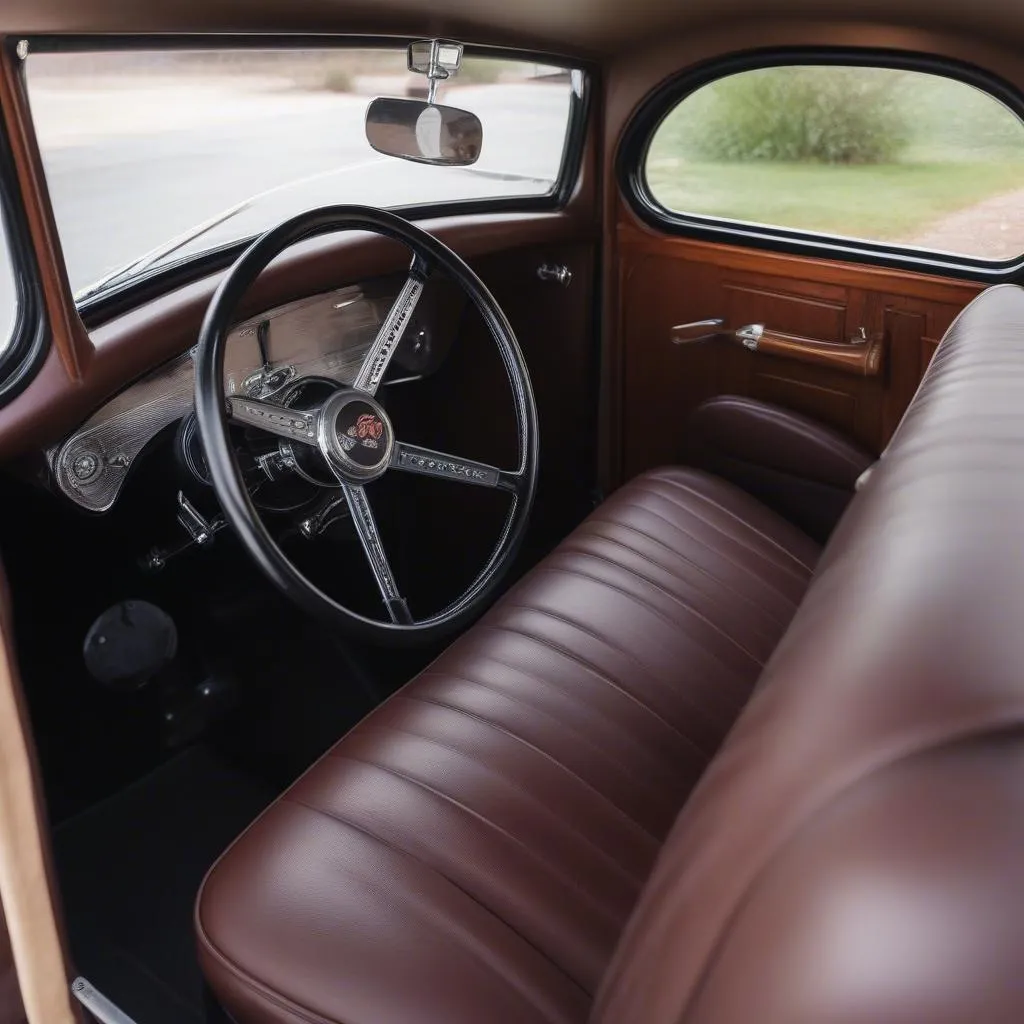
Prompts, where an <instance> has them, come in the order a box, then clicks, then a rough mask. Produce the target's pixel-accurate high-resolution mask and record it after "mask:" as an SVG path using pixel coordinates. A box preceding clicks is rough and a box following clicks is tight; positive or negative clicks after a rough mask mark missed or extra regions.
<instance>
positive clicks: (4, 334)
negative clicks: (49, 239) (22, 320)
mask: <svg viewBox="0 0 1024 1024" xmlns="http://www.w3.org/2000/svg"><path fill="white" fill-rule="evenodd" d="M17 316H18V293H17V289H16V288H15V284H14V269H13V267H12V266H11V249H10V245H9V244H8V241H7V229H6V226H5V225H4V222H3V214H2V213H0V360H2V359H3V357H4V355H5V353H6V352H7V351H8V349H9V348H10V346H11V342H12V341H13V340H14V324H15V321H16V320H17Z"/></svg>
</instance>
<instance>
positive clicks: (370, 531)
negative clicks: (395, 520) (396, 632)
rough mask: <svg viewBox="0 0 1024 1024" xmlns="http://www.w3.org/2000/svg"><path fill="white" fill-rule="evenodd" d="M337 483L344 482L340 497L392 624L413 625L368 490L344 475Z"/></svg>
mask: <svg viewBox="0 0 1024 1024" xmlns="http://www.w3.org/2000/svg"><path fill="white" fill-rule="evenodd" d="M338 480H339V481H341V493H342V494H344V495H345V500H346V501H347V502H348V508H349V511H350V512H351V513H352V523H353V525H354V526H355V529H356V535H357V536H358V537H359V543H360V544H362V546H363V553H364V554H365V555H366V560H367V561H368V562H369V563H370V570H371V571H372V572H373V578H374V579H375V580H376V581H377V586H378V587H379V588H380V594H381V597H382V598H383V599H384V606H385V608H387V612H388V615H389V616H390V618H391V621H392V622H394V623H395V624H396V625H399V626H410V625H412V623H413V618H412V615H411V614H410V612H409V606H408V605H407V604H406V602H405V598H404V597H402V595H401V593H400V592H399V590H398V585H397V584H396V583H395V574H394V573H393V572H392V571H391V565H390V563H389V562H388V556H387V553H386V552H385V550H384V544H383V542H382V541H381V539H380V531H379V530H378V529H377V520H376V519H375V518H374V515H373V509H371V508H370V502H369V500H368V499H367V497H366V491H365V489H364V488H362V487H359V486H356V485H354V484H349V483H346V482H345V479H344V477H343V476H342V475H341V474H338Z"/></svg>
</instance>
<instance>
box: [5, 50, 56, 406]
mask: <svg viewBox="0 0 1024 1024" xmlns="http://www.w3.org/2000/svg"><path fill="white" fill-rule="evenodd" d="M8 46H9V47H10V53H9V57H10V59H12V60H13V61H16V62H17V64H18V65H20V63H21V61H20V59H19V58H18V56H17V52H16V49H15V47H16V44H15V43H14V42H13V41H9V42H8ZM18 73H19V75H20V74H21V73H22V72H21V68H20V67H19V71H18ZM0 122H3V119H2V118H0ZM0 211H2V219H3V231H2V232H0V234H2V235H3V236H4V237H2V238H0V244H5V245H6V246H7V250H8V253H9V255H10V263H11V275H12V277H13V278H14V301H15V315H14V323H13V324H12V327H11V335H10V337H9V338H6V339H4V341H5V342H6V346H5V348H4V350H3V353H2V355H0V406H3V405H6V404H7V403H8V402H10V401H11V399H13V398H14V397H15V396H16V395H18V394H20V393H21V392H22V391H23V390H24V389H25V388H26V387H27V386H28V384H29V382H30V381H31V380H32V378H33V377H35V375H36V374H37V373H38V372H39V368H40V366H42V364H43V360H44V359H45V358H46V356H47V354H48V353H49V351H50V326H49V321H48V320H47V316H46V301H45V299H44V297H43V285H42V280H41V278H40V275H39V262H38V260H37V259H36V251H35V247H34V245H33V244H32V235H31V232H30V231H29V227H28V221H27V220H26V219H25V207H24V204H23V202H22V196H21V186H20V185H19V183H18V173H17V169H16V167H15V165H14V154H13V153H12V151H11V141H10V137H9V136H8V134H7V126H6V123H5V122H4V123H0Z"/></svg>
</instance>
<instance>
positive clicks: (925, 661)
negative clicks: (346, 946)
mask: <svg viewBox="0 0 1024 1024" xmlns="http://www.w3.org/2000/svg"><path fill="white" fill-rule="evenodd" d="M592 1021H593V1022H594V1024H640V1022H643V1024H734V1022H735V1024H739V1022H743V1024H755V1022H756V1024H812V1022H813V1024H869V1022H870V1024H882V1022H884V1024H910V1022H913V1024H918V1022H920V1024H924V1022H928V1024H953V1022H957V1024H960V1022H966V1021H971V1022H985V1024H1002V1022H1007V1024H1008V1022H1010V1021H1014V1022H1021V1021H1024V290H1021V289H1019V288H1017V287H1013V286H1001V287H998V288H994V289H991V290H989V291H987V292H985V293H984V294H983V295H981V296H980V297H979V298H978V299H977V300H976V301H975V302H974V303H972V305H971V306H969V307H968V308H967V309H966V310H965V311H964V312H963V314H961V316H960V318H959V319H958V320H957V322H956V323H955V324H954V325H953V326H952V327H951V328H950V330H949V332H948V333H947V335H946V337H945V339H944V340H943V342H942V344H941V345H940V347H939V349H938V351H937V353H936V355H935V358H934V360H933V362H932V365H931V367H930V368H929V370H928V373H927V374H926V376H925V380H924V381H923V383H922V386H921V388H920V390H919V391H918V394H917V396H916V397H915V399H914V401H913V403H912V404H911V407H910V409H909V410H908V412H907V415H906V417H905V418H904V421H903V423H902V424H901V426H900V429H899V431H898V432H897V435H896V437H895V438H894V439H893V442H892V443H891V445H890V447H889V449H888V450H887V451H886V454H885V456H884V457H883V458H882V460H881V461H880V462H879V464H878V465H877V467H876V469H875V470H874V472H873V473H872V475H871V477H870V480H869V481H868V483H867V484H866V485H865V487H864V488H863V489H862V490H861V492H860V493H859V494H858V495H857V497H856V498H855V499H854V501H853V503H852V505H851V506H850V509H849V510H848V512H847V514H846V516H845V517H844V519H843V521H842V522H841V523H840V525H839V528H838V529H837V531H836V533H835V535H834V536H833V538H832V540H831V541H830V543H829V545H828V547H827V548H826V550H825V553H824V555H823V557H822V561H821V563H820V565H819V568H818V571H817V574H816V578H815V581H814V583H813V584H812V585H811V588H810V590H809V591H808V593H807V595H806V597H805V599H804V602H803V604H802V605H801V608H800V610H799V612H798V613H797V616H796V618H795V619H794V621H793V623H792V625H791V627H790V629H789V631H788V632H787V634H786V636H785V637H784V639H783V640H782V642H781V644H780V646H779V647H778V649H777V650H776V651H775V653H774V655H773V656H772V658H771V660H770V661H769V662H768V664H767V666H766V668H765V671H764V674H763V676H762V678H761V681H760V682H759V684H758V689H757V690H756V692H755V695H754V697H753V699H752V700H751V702H750V704H749V705H748V707H747V709H746V710H745V712H744V714H743V715H742V717H741V718H740V720H739V722H738V723H737V726H736V727H735V729H734V730H733V732H732V734H731V735H730V737H729V739H728V740H727V742H726V744H725V746H724V747H723V749H722V750H721V752H720V753H719V755H718V757H717V758H716V760H715V761H714V762H713V764H712V766H711V768H710V769H709V771H708V773H707V775H706V776H705V778H704V780H703V781H702V783H701V785H700V786H699V787H698V790H697V792H696V793H695V794H694V796H693V797H692V798H691V800H690V802H689V803H688V805H687V806H686V808H685V809H684V810H683V812H682V814H681V815H680V818H679V820H678V821H677V822H676V824H675V826H674V828H673V830H672V832H671V834H670V836H669V839H668V841H667V843H666V844H665V847H664V849H663V851H662V854H661V857H660V859H659V861H658V864H657V866H656V868H655V871H654V874H653V876H652V877H651V879H650V881H649V883H648V885H647V887H646V889H645V891H644V894H643V897H642V899H641V901H640V904H639V905H638V907H637V909H636V911H635V912H634V914H633V917H632V920H631V922H630V924H629V927H628V928H627V930H626V932H625V934H624V936H623V938H622V941H621V943H620V945H619V948H618V951H617V952H616V955H615V957H614V959H613V961H612V964H611V966H610V968H609V970H608V973H607V975H606V977H605V979H604V983H603V985H602V989H601V992H600V994H599V997H598V999H597V1002H596V1004H595V1007H594V1011H593V1015H592Z"/></svg>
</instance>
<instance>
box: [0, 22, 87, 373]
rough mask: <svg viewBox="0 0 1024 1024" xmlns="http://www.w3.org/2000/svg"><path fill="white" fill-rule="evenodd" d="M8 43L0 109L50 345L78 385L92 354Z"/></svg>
mask: <svg viewBox="0 0 1024 1024" xmlns="http://www.w3.org/2000/svg"><path fill="white" fill-rule="evenodd" d="M11 42H12V37H10V36H0V107H2V110H3V118H4V123H5V125H6V128H7V137H8V138H9V139H10V143H11V153H12V155H13V157H14V165H15V168H16V170H17V174H18V184H19V185H20V187H21V200H22V206H23V208H24V210H25V215H26V218H27V220H28V227H29V232H30V234H31V236H32V244H33V246H34V248H35V252H36V261H37V262H38V264H39V274H40V279H41V281H42V286H43V300H44V302H45V304H46V313H47V317H48V319H49V322H50V331H51V335H52V338H53V345H54V347H55V348H56V349H57V351H58V353H59V354H60V357H61V362H62V363H63V365H64V368H65V370H66V371H67V374H68V376H69V377H70V378H71V379H72V380H75V381H77V380H81V379H82V374H83V371H84V368H85V366H86V364H87V363H88V361H89V358H90V356H91V355H92V344H91V343H90V341H89V336H88V334H87V333H86V330H85V327H84V326H83V325H82V321H81V319H80V318H79V316H78V311H77V309H76V308H75V302H74V299H73V298H72V296H71V286H70V284H69V282H68V275H67V271H66V269H65V266H64V253H63V251H62V249H61V245H60V238H59V236H58V234H57V225H56V223H55V221H54V219H53V209H52V207H51V205H50V195H49V191H48V189H47V186H46V176H45V174H44V172H43V166H42V162H41V160H40V158H39V147H38V145H37V143H36V135H35V128H34V127H33V124H32V115H31V112H30V111H29V109H28V102H27V98H26V96H25V90H24V89H23V87H22V82H21V63H20V61H19V59H18V57H17V56H16V55H15V54H14V53H13V50H12V47H11Z"/></svg>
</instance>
